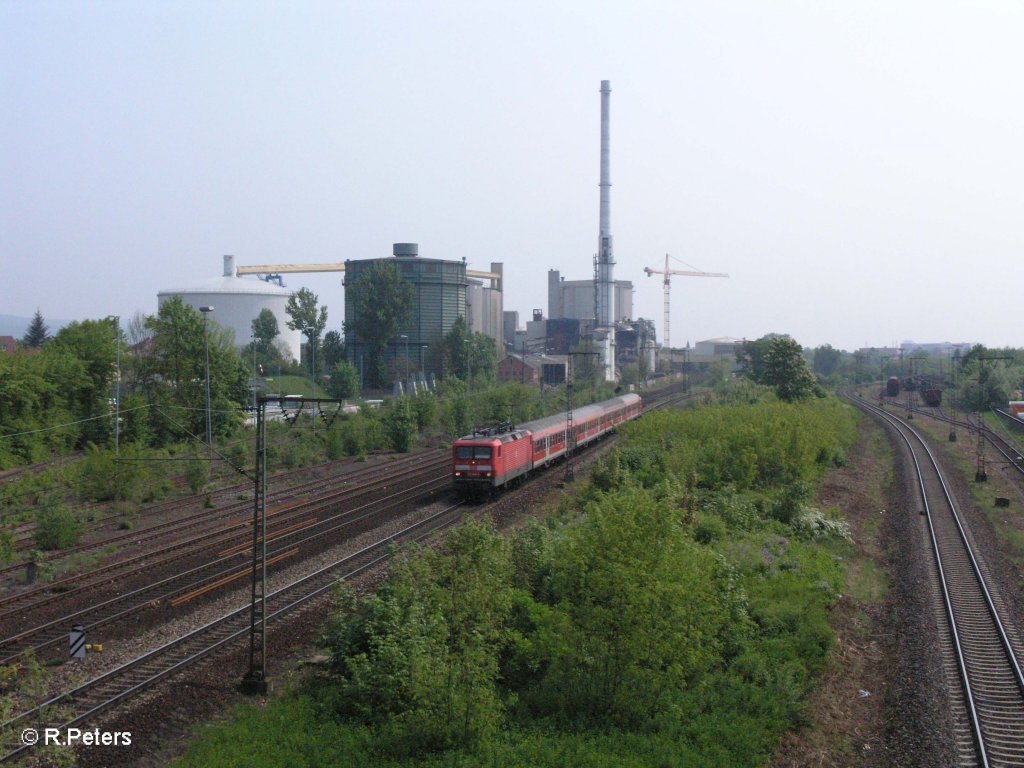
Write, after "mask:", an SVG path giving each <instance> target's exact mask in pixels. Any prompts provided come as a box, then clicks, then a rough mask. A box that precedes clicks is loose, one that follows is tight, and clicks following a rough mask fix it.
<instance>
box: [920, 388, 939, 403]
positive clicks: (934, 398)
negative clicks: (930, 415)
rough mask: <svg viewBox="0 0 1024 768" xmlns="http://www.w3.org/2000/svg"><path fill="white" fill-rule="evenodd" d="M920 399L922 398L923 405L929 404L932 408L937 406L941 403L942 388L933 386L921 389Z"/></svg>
mask: <svg viewBox="0 0 1024 768" xmlns="http://www.w3.org/2000/svg"><path fill="white" fill-rule="evenodd" d="M921 399H922V400H924V404H925V405H928V406H931V407H932V408H938V407H939V406H941V405H942V390H941V389H937V388H935V387H929V388H928V389H922V390H921Z"/></svg>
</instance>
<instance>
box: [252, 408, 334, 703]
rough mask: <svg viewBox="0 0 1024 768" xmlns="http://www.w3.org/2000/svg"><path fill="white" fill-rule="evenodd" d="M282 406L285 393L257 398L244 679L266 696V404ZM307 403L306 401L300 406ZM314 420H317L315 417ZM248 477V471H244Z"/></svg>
mask: <svg viewBox="0 0 1024 768" xmlns="http://www.w3.org/2000/svg"><path fill="white" fill-rule="evenodd" d="M268 402H274V403H276V404H277V406H278V407H279V408H283V407H284V405H285V402H286V401H285V400H284V396H283V395H280V394H279V395H275V396H274V397H272V398H269V397H267V396H265V395H263V396H260V397H258V398H257V399H256V471H255V474H254V475H253V478H252V479H253V486H254V488H253V508H252V591H251V604H250V612H249V671H248V672H247V673H246V675H245V676H244V677H243V678H242V682H241V690H242V692H243V693H248V694H258V695H264V694H266V693H267V690H268V681H267V536H266V533H267V495H268V494H267V403H268ZM321 403H335V404H337V405H338V406H341V405H343V404H344V401H343V400H338V399H336V398H333V397H323V398H313V401H312V404H313V409H314V414H315V413H316V412H318V411H319V410H320V404H321ZM304 406H305V402H304V401H303V403H302V404H301V405H300V406H299V407H300V409H301V408H303V407H304ZM314 420H315V419H314ZM243 474H245V475H246V476H247V477H248V474H247V473H245V472H244V471H243Z"/></svg>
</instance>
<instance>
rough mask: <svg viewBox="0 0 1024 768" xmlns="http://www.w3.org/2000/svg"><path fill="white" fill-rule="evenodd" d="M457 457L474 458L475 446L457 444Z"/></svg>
mask: <svg viewBox="0 0 1024 768" xmlns="http://www.w3.org/2000/svg"><path fill="white" fill-rule="evenodd" d="M455 458H456V459H472V458H473V446H472V445H457V446H455Z"/></svg>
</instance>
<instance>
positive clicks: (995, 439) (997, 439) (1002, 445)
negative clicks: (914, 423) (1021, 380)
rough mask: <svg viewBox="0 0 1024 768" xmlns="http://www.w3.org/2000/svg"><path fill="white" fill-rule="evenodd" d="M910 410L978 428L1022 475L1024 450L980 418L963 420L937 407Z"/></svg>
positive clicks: (965, 426) (1008, 417) (973, 429)
mask: <svg viewBox="0 0 1024 768" xmlns="http://www.w3.org/2000/svg"><path fill="white" fill-rule="evenodd" d="M894 405H898V404H894ZM899 407H900V408H903V406H902V405H899ZM992 410H993V411H994V412H995V413H996V414H998V415H1000V416H1003V417H1004V418H1007V419H1009V420H1010V421H1011V422H1013V423H1014V425H1015V426H1016V425H1017V424H1020V421H1019V419H1016V418H1014V417H1012V416H1009V415H1008V414H1007V413H1005V412H1004V411H1000V410H999V409H998V408H993V409H992ZM910 412H911V413H919V414H924V415H925V416H928V417H929V418H932V419H935V420H937V421H942V422H945V423H946V424H950V425H952V426H953V427H959V428H961V429H966V430H969V431H972V432H977V431H978V430H980V431H981V436H982V437H983V438H984V440H985V442H987V443H988V444H989V445H991V446H992V447H993V448H995V449H996V451H997V452H998V453H999V455H1000V456H1002V457H1003V459H1004V460H1005V462H1006V464H1007V465H1009V466H1011V467H1013V468H1014V469H1016V470H1017V472H1018V473H1020V474H1021V475H1024V455H1022V454H1024V451H1022V449H1021V448H1020V447H1019V446H1017V445H1015V444H1014V443H1012V442H1010V440H1008V439H1007V438H1006V437H1004V436H1003V435H1000V434H999V433H998V432H996V431H995V430H994V429H992V428H991V427H989V426H987V425H986V424H985V423H984V422H983V421H982V420H981V419H979V420H978V421H977V423H975V422H972V421H970V420H967V421H964V420H962V419H955V418H952V417H950V416H947V415H946V414H944V413H942V412H941V411H940V410H939V409H937V408H927V407H926V408H921V407H919V406H913V407H912V408H911V409H910Z"/></svg>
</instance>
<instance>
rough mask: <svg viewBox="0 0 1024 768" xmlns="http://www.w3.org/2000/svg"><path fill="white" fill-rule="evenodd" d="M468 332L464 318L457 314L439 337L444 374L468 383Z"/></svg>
mask: <svg viewBox="0 0 1024 768" xmlns="http://www.w3.org/2000/svg"><path fill="white" fill-rule="evenodd" d="M470 338H471V337H470V333H469V325H468V324H467V323H466V318H464V317H463V316H462V315H459V316H458V317H457V318H455V322H454V323H452V327H451V328H450V329H449V330H448V333H446V334H445V335H444V337H443V338H442V339H441V370H442V371H444V375H445V376H446V377H447V376H454V377H455V378H457V379H459V380H461V381H464V382H466V383H469V378H470V376H469V371H470V354H469V345H470Z"/></svg>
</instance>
